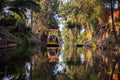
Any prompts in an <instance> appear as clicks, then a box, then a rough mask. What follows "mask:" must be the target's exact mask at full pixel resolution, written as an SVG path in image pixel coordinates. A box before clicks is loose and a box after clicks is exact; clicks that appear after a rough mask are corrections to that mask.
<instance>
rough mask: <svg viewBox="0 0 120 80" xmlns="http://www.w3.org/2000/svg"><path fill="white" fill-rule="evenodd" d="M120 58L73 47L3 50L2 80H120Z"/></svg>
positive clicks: (113, 53)
mask: <svg viewBox="0 0 120 80" xmlns="http://www.w3.org/2000/svg"><path fill="white" fill-rule="evenodd" d="M119 58H120V57H119V56H118V54H117V53H116V52H110V51H109V52H107V51H101V50H100V49H97V50H95V49H93V48H91V47H79V48H78V47H76V46H75V45H74V44H63V45H62V47H46V46H37V47H34V48H28V47H20V48H13V49H7V50H0V80H112V79H113V80H120V60H119Z"/></svg>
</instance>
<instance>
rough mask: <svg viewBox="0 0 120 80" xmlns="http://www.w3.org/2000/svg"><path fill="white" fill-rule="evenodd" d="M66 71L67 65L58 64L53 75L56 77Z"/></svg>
mask: <svg viewBox="0 0 120 80" xmlns="http://www.w3.org/2000/svg"><path fill="white" fill-rule="evenodd" d="M64 70H65V65H64V64H62V63H58V64H57V65H56V66H55V69H54V71H53V72H54V74H53V75H56V74H58V73H64Z"/></svg>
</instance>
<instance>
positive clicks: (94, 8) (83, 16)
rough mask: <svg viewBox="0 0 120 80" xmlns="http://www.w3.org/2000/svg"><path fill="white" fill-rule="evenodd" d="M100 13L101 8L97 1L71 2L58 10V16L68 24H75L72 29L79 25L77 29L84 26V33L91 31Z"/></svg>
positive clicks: (80, 0) (73, 0)
mask: <svg viewBox="0 0 120 80" xmlns="http://www.w3.org/2000/svg"><path fill="white" fill-rule="evenodd" d="M100 11H101V6H100V1H99V0H89V1H88V0H72V1H69V2H67V3H64V4H63V6H62V7H61V8H60V14H61V15H62V16H63V17H65V18H66V19H67V21H68V22H70V23H72V24H73V23H74V24H75V25H74V26H73V28H76V25H79V26H77V27H80V28H79V29H81V28H82V26H84V28H85V29H86V32H88V31H89V32H90V31H91V25H96V24H97V19H98V17H99V16H100ZM94 27H95V26H94ZM77 30H78V29H77ZM74 32H76V31H74Z"/></svg>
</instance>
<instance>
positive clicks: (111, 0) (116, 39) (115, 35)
mask: <svg viewBox="0 0 120 80" xmlns="http://www.w3.org/2000/svg"><path fill="white" fill-rule="evenodd" d="M110 4H111V17H112V30H113V34H114V37H115V41H116V44H117V43H118V38H117V33H116V31H115V30H116V29H115V24H114V15H113V12H114V9H113V0H110Z"/></svg>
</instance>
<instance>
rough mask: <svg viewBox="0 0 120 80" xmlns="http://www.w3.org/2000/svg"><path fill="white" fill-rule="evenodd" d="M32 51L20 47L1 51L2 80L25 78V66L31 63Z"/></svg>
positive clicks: (0, 76)
mask: <svg viewBox="0 0 120 80" xmlns="http://www.w3.org/2000/svg"><path fill="white" fill-rule="evenodd" d="M30 52H31V51H30V49H29V48H28V47H18V48H11V49H1V50H0V80H2V79H3V80H7V79H8V80H12V79H13V78H15V80H17V79H19V78H20V77H21V76H22V77H24V73H25V70H24V66H25V63H26V62H27V61H30ZM10 78H11V79H10Z"/></svg>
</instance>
